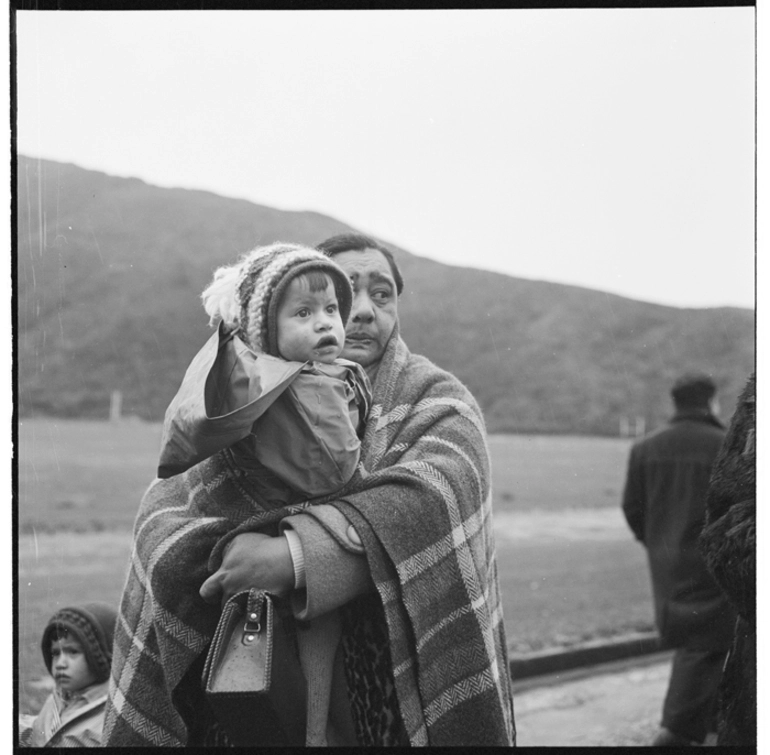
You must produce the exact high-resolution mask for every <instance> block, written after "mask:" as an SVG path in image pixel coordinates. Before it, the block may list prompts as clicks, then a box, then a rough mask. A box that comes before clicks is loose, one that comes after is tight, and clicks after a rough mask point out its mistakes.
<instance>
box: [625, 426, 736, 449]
mask: <svg viewBox="0 0 770 755" xmlns="http://www.w3.org/2000/svg"><path fill="white" fill-rule="evenodd" d="M724 436H725V431H724V429H722V428H720V427H718V426H717V425H713V424H710V423H708V422H693V421H689V420H684V421H669V422H667V423H666V424H665V425H663V426H662V427H659V428H657V429H655V430H653V431H652V432H650V433H648V434H647V435H645V436H644V437H643V438H640V439H639V440H637V441H636V442H635V443H634V445H633V449H634V452H635V454H636V455H637V456H640V455H641V456H643V455H644V454H650V453H653V454H655V453H659V452H663V453H666V454H672V453H677V452H678V453H681V452H682V451H686V450H687V449H694V448H702V449H704V451H709V452H712V451H713V452H716V450H718V449H719V447H720V446H721V444H722V440H723V439H724Z"/></svg>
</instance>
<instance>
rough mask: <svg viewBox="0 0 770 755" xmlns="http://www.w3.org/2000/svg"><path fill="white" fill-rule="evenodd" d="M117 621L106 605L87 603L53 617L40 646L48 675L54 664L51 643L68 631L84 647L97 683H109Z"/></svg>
mask: <svg viewBox="0 0 770 755" xmlns="http://www.w3.org/2000/svg"><path fill="white" fill-rule="evenodd" d="M116 619H117V612H116V610H115V609H114V608H113V607H112V606H110V605H107V604H106V603H84V604H83V605H81V606H68V607H67V608H62V609H60V610H58V611H57V612H56V613H55V614H54V615H53V616H51V618H50V620H49V622H48V625H47V626H46V628H45V630H44V632H43V639H42V641H41V643H40V646H41V649H42V650H43V659H44V660H45V666H46V668H47V669H48V673H51V663H52V658H51V641H52V639H53V637H54V635H55V633H59V632H62V631H66V632H68V633H69V634H71V635H72V636H73V637H74V638H75V639H76V640H77V641H78V642H79V643H80V645H81V646H82V648H83V653H84V654H85V656H86V661H87V662H88V668H89V669H91V671H92V672H93V674H94V676H95V677H96V681H97V682H103V681H105V680H106V679H107V678H108V677H109V675H110V664H111V663H112V638H113V635H114V633H115V621H116Z"/></svg>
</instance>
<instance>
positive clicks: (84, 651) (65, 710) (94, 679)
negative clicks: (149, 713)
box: [19, 603, 117, 747]
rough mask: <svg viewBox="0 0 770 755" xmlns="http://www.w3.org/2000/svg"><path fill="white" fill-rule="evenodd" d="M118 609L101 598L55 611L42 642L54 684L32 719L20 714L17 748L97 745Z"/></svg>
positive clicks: (99, 737)
mask: <svg viewBox="0 0 770 755" xmlns="http://www.w3.org/2000/svg"><path fill="white" fill-rule="evenodd" d="M116 618H117V612H116V610H115V609H114V608H112V606H109V605H107V604H105V603H84V604H83V605H82V606H71V607H68V608H62V609H61V610H59V611H57V612H56V613H55V614H54V615H53V616H52V617H51V619H50V621H49V622H48V625H47V626H46V628H45V631H44V632H43V639H42V642H41V647H42V650H43V659H44V661H45V665H46V668H47V669H48V673H50V674H51V676H53V678H54V681H55V683H56V686H55V687H54V690H53V692H51V694H50V695H49V696H48V699H47V700H46V701H45V703H44V704H43V707H42V709H41V711H40V713H39V714H38V715H37V716H36V717H35V718H34V719H32V720H30V717H22V722H21V726H20V732H19V746H20V747H99V746H101V739H102V725H103V722H104V706H105V703H106V702H107V685H108V679H109V674H110V663H111V661H112V638H113V634H114V631H115V621H116Z"/></svg>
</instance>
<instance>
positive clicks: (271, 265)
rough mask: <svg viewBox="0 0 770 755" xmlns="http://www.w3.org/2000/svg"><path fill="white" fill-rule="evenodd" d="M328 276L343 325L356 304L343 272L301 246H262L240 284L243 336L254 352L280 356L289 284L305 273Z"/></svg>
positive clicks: (243, 268) (245, 262)
mask: <svg viewBox="0 0 770 755" xmlns="http://www.w3.org/2000/svg"><path fill="white" fill-rule="evenodd" d="M312 271H318V272H322V273H326V274H327V275H328V276H329V277H330V278H331V280H332V282H333V283H334V289H335V291H336V293H337V303H338V304H339V308H340V316H341V317H342V323H343V325H344V324H345V323H347V319H348V317H349V315H350V309H351V307H352V305H353V289H352V288H351V286H350V281H349V280H348V276H347V275H345V272H344V271H343V269H342V268H341V267H340V266H339V265H338V264H337V263H336V262H334V261H333V260H331V259H330V258H329V257H327V256H326V255H325V254H323V253H321V252H318V251H316V250H315V249H311V248H309V247H305V246H300V245H298V244H272V245H270V246H267V247H258V248H257V249H255V250H254V251H253V252H251V253H250V254H248V255H247V256H246V257H245V259H244V260H243V261H242V263H241V271H240V275H239V277H238V283H237V285H236V292H237V297H238V302H239V303H240V326H241V335H242V336H243V338H244V340H245V341H247V343H248V344H249V346H251V348H252V349H254V351H261V352H263V353H266V354H271V355H272V356H280V354H279V353H278V322H277V313H278V305H279V303H280V301H281V296H282V295H283V294H284V292H285V291H286V288H287V287H288V285H289V284H290V283H291V282H292V281H293V280H294V279H295V278H296V277H297V276H298V275H302V274H303V273H309V272H312Z"/></svg>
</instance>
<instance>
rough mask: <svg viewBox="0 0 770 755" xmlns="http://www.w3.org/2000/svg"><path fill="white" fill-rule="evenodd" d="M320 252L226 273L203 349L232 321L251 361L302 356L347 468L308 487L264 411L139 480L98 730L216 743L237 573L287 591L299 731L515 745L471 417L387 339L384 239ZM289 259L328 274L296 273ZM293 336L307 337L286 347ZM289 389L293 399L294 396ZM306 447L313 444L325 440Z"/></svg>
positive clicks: (478, 433) (393, 275)
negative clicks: (304, 700) (214, 696)
mask: <svg viewBox="0 0 770 755" xmlns="http://www.w3.org/2000/svg"><path fill="white" fill-rule="evenodd" d="M319 248H320V249H321V251H322V252H323V254H317V253H316V252H315V251H313V250H309V249H307V248H305V247H297V246H294V245H273V246H272V247H266V248H264V249H262V250H255V251H254V252H252V253H250V254H249V255H247V256H246V257H245V258H244V260H242V261H241V262H240V263H239V264H238V265H237V266H234V268H233V269H234V270H236V271H237V274H235V275H233V274H232V272H231V273H227V274H221V275H220V282H221V278H222V277H227V276H228V275H229V276H231V277H230V280H234V281H235V286H234V287H231V289H230V290H231V292H232V293H233V295H232V296H231V299H230V301H231V303H232V305H233V306H229V305H227V304H226V302H227V296H216V297H213V296H209V297H208V299H207V301H206V305H207V310H208V311H209V313H210V314H214V315H215V318H214V319H215V320H219V321H221V323H222V326H221V327H220V331H219V334H218V336H217V338H218V339H219V340H218V341H217V344H219V345H221V340H222V339H226V338H228V337H229V336H230V335H232V334H233V333H235V336H234V337H233V341H235V340H236V339H240V341H238V344H237V346H238V348H240V345H239V344H240V343H241V342H243V343H245V344H246V346H247V347H248V352H249V354H251V355H252V356H251V357H249V358H254V359H256V362H257V363H258V362H259V359H260V358H261V357H262V356H263V355H266V356H269V357H273V358H275V359H276V360H281V359H283V360H285V361H286V362H287V364H289V365H292V364H295V363H301V364H303V365H304V366H303V370H305V372H306V371H307V370H310V369H313V370H316V371H317V374H313V375H307V374H305V373H303V374H305V378H306V379H307V380H318V381H319V382H318V385H319V386H320V385H321V383H322V382H323V384H324V385H325V386H326V388H324V390H328V391H329V392H331V393H333V394H336V396H337V404H336V406H337V410H336V411H335V412H333V414H334V416H333V421H330V422H329V425H330V426H329V427H328V428H327V430H328V433H329V435H330V437H336V438H338V439H340V445H339V455H338V456H337V458H338V459H342V460H347V461H346V463H347V466H345V464H342V466H341V467H340V466H339V465H338V467H339V468H340V469H342V468H343V467H344V470H343V473H342V474H341V476H339V478H338V479H335V480H333V481H331V480H329V481H328V484H327V485H326V487H325V489H321V487H323V486H321V487H319V485H320V482H319V480H318V479H315V480H313V481H312V482H310V483H308V484H306V485H302V484H301V480H300V477H301V475H300V474H299V472H300V471H301V468H302V466H303V465H302V464H301V463H296V464H295V463H292V460H291V459H290V458H287V457H289V456H294V455H295V453H296V451H295V449H296V446H295V445H289V446H286V449H290V451H288V450H287V451H286V452H285V453H283V454H282V459H283V461H284V462H286V464H287V467H286V470H280V469H279V470H276V469H275V468H274V467H273V466H271V463H270V462H271V460H270V459H269V458H268V457H269V456H270V452H269V450H267V451H265V449H266V448H269V447H270V446H271V444H270V443H268V444H266V445H265V444H262V441H261V440H260V431H259V428H260V422H261V421H262V420H259V421H258V422H257V423H256V424H255V425H254V431H253V433H251V434H248V433H247V437H245V438H241V439H239V440H237V441H235V442H234V443H233V444H232V445H230V446H228V447H227V448H222V449H218V450H216V451H215V452H214V453H213V455H210V456H204V457H203V458H202V459H201V460H200V461H198V460H197V459H196V458H193V457H194V452H195V450H196V448H195V446H196V443H195V442H191V443H190V449H192V455H191V456H190V457H189V458H188V461H192V462H193V464H194V465H193V466H190V467H189V468H187V469H185V470H184V471H181V472H179V473H177V474H174V476H171V477H169V478H168V479H157V480H155V481H154V482H153V483H152V485H151V486H150V488H149V489H148V491H147V492H146V494H145V496H144V499H143V501H142V505H141V507H140V511H139V515H138V517H137V520H136V525H135V532H134V551H133V553H132V559H131V571H130V573H129V576H128V580H127V583H126V587H125V589H124V594H123V599H122V604H121V609H120V617H119V621H118V628H117V630H116V638H115V650H114V661H113V667H112V679H111V685H110V699H109V702H108V710H107V715H106V720H105V734H104V740H103V741H104V743H105V744H107V745H110V746H130V745H135V746H137V745H138V746H153V745H155V746H157V745H177V746H184V745H188V746H194V745H205V744H214V743H223V742H225V741H226V739H224V736H226V735H223V734H222V732H221V730H220V728H219V727H218V725H217V721H216V719H215V717H214V716H213V715H212V714H211V712H210V711H209V710H208V708H207V704H206V701H205V699H204V697H203V695H202V693H201V691H200V677H201V668H202V664H203V659H204V658H205V653H206V649H207V647H208V645H209V643H210V641H211V638H212V635H213V632H214V629H215V627H216V624H217V620H218V617H219V612H220V608H221V602H222V601H223V600H225V599H226V598H228V597H229V596H231V595H233V594H235V593H237V592H239V591H240V590H243V589H248V588H250V587H257V588H261V589H265V590H269V591H270V592H272V593H274V594H276V595H283V596H287V598H288V599H289V601H290V606H291V610H292V613H293V615H294V617H295V618H296V620H297V625H298V627H299V629H298V635H297V636H298V640H299V650H300V655H301V660H302V665H303V670H304V672H305V677H306V679H307V691H308V700H309V704H308V722H307V744H329V745H406V744H411V745H431V746H440V745H510V744H513V743H514V740H515V729H514V724H513V708H512V698H511V690H510V680H509V673H508V662H507V654H506V642H505V633H504V628H503V617H502V605H501V600H500V595H499V588H498V582H497V570H496V562H495V556H494V543H493V539H492V522H491V509H490V500H491V497H490V478H489V474H490V470H489V459H488V452H487V447H486V436H485V428H484V423H483V418H482V416H481V413H480V411H479V409H478V407H477V405H476V403H475V401H474V400H473V398H472V396H471V395H470V394H469V393H468V391H467V389H466V388H465V387H464V386H463V385H462V384H460V383H459V381H457V379H456V378H454V377H453V376H452V375H450V374H448V373H446V372H444V371H443V370H440V369H439V368H437V367H436V366H435V365H433V364H432V363H430V362H429V361H428V360H427V359H425V358H423V357H420V356H417V355H413V354H411V353H410V352H409V350H408V348H407V347H406V344H405V343H404V342H403V340H402V339H401V338H400V336H399V333H398V313H397V304H398V295H399V294H400V293H401V291H402V288H403V281H402V279H401V274H400V272H399V270H398V267H397V266H396V264H395V261H394V260H393V257H392V255H391V253H390V252H389V251H388V250H387V249H385V248H384V247H382V246H380V245H379V244H377V243H376V242H375V241H373V240H372V239H368V238H366V237H363V236H343V237H335V238H333V239H330V240H329V241H327V242H325V243H324V244H323V245H321V247H319ZM303 264H304V265H305V267H304V268H303V270H304V271H305V272H311V271H315V272H320V273H323V275H324V276H326V278H328V281H325V280H324V279H323V277H322V279H321V280H320V281H319V280H317V279H316V282H315V283H314V284H312V285H311V283H312V282H311V281H307V282H304V283H303V282H301V280H300V282H298V279H300V278H301V276H300V272H298V270H297V268H298V267H300V266H301V265H303ZM215 282H216V279H215ZM327 282H328V284H329V285H326V283H327ZM351 283H352V290H351V288H350V284H351ZM212 286H213V284H212ZM314 288H315V289H317V290H315V291H314V290H313V289H314ZM295 294H296V295H297V296H298V297H299V298H300V299H302V297H304V299H303V301H301V302H299V303H298V306H297V307H294V308H293V309H292V307H293V305H292V304H291V300H292V297H294V295H295ZM295 298H296V297H295ZM215 300H216V302H217V303H216V304H214V303H213V302H214V301H215ZM287 301H288V302H289V304H287ZM292 319H294V320H296V322H295V323H294V325H297V323H299V325H297V327H296V328H294V327H293V325H292ZM345 321H346V326H345V328H344V333H342V330H341V326H342V325H345ZM303 323H304V324H303ZM292 333H300V334H301V333H305V334H307V333H312V334H313V335H312V336H308V337H307V338H306V340H305V341H304V342H303V340H302V338H299V344H300V348H299V349H297V350H293V344H294V345H296V343H295V342H294V341H293V340H292V336H291V334H292ZM343 337H344V346H343V343H342V339H343ZM314 339H315V340H314ZM333 341H336V343H334V342H333ZM227 343H229V342H227ZM204 348H205V347H204ZM227 348H230V347H227ZM313 348H317V349H319V350H317V351H315V352H312V349H313ZM308 349H310V352H308ZM311 352H312V353H311ZM254 355H256V357H254ZM339 356H341V357H343V358H344V359H340V358H339ZM244 358H245V357H244ZM348 360H349V361H348ZM351 362H352V363H354V366H351V364H350V363H351ZM355 365H360V367H362V368H363V370H360V369H358V368H357V367H356V366H355ZM279 367H280V365H279ZM191 369H192V366H191ZM364 371H365V375H364ZM188 374H189V373H188ZM367 377H368V381H367ZM185 379H186V380H187V378H185ZM296 379H297V380H298V379H299V378H296ZM368 383H370V384H371V390H372V399H371V404H370V403H369V398H368V397H369V385H368ZM292 385H294V384H292ZM183 388H184V385H183ZM287 390H288V389H287ZM320 390H321V389H320V388H319V391H320ZM287 395H288V394H287ZM287 400H288V399H287ZM291 400H292V401H295V402H296V404H297V406H302V401H303V399H302V395H301V393H300V392H299V390H296V391H295V392H294V394H292V398H291ZM276 403H278V402H276ZM173 407H174V404H172V407H170V408H169V412H170V413H171V414H172V419H173V411H172V408H173ZM177 410H178V406H177ZM271 411H272V410H271V409H268V410H267V411H266V412H265V414H264V415H263V417H264V418H267V417H268V416H269V415H270V414H271ZM318 416H319V418H320V414H319V415H318ZM329 416H331V415H329ZM327 419H328V417H327ZM361 420H364V421H361ZM285 424H286V423H285V422H278V423H276V424H275V428H276V429H275V432H274V433H273V436H277V435H278V434H279V433H281V432H283V431H284V430H285ZM168 427H169V415H168V414H167V428H168ZM359 436H360V442H359ZM255 438H256V440H255ZM262 438H263V439H264V436H262ZM304 444H307V447H308V448H310V449H311V453H315V451H313V450H312V449H313V448H315V446H316V445H324V446H325V441H323V440H319V438H317V437H305V438H304V439H303V448H304ZM188 450H189V449H188ZM198 450H199V449H198ZM210 450H211V449H207V450H206V451H205V453H208V451H210ZM263 451H265V453H262V452H263ZM260 454H261V455H260ZM314 458H315V457H314ZM351 458H352V459H353V460H354V464H353V465H352V467H354V468H353V469H352V471H351V468H350V466H351V465H350V464H349V462H350V459H351ZM196 461H197V463H195V462H196ZM272 461H273V462H275V461H276V460H275V459H273V460H272ZM334 466H335V465H334V464H332V465H330V466H329V468H333V467H334ZM287 470H288V471H287ZM271 475H274V476H271ZM298 480H299V481H300V482H298ZM305 627H309V629H308V630H307V631H308V636H309V639H308V640H303V639H302V637H303V631H304V628H305ZM303 643H304V644H303ZM311 719H312V720H311ZM253 744H254V745H255V746H258V745H259V744H260V743H259V742H254V743H253Z"/></svg>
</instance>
